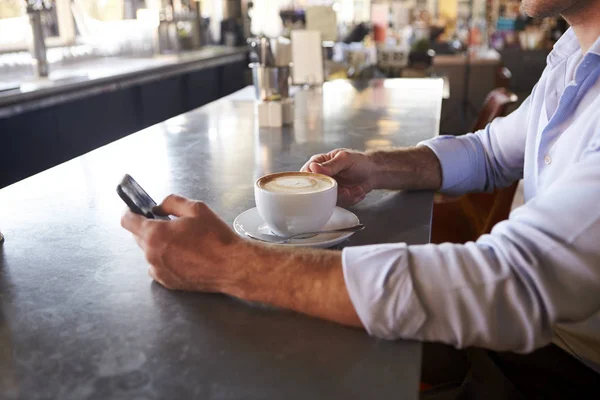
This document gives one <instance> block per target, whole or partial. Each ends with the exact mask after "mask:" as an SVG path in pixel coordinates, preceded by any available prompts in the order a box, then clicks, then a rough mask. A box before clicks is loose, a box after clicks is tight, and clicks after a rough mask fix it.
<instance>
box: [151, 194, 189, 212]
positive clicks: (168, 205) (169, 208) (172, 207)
mask: <svg viewBox="0 0 600 400" xmlns="http://www.w3.org/2000/svg"><path fill="white" fill-rule="evenodd" d="M195 204H196V202H195V201H194V200H190V199H188V198H187V197H183V196H179V195H176V194H170V195H168V196H167V197H166V198H165V199H164V200H163V202H162V203H161V204H160V205H159V206H157V207H154V210H152V211H153V212H155V213H156V214H157V215H174V216H176V217H193V216H195V215H196V205H195Z"/></svg>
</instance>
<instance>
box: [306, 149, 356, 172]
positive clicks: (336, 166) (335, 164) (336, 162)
mask: <svg viewBox="0 0 600 400" xmlns="http://www.w3.org/2000/svg"><path fill="white" fill-rule="evenodd" d="M352 163H353V161H352V157H351V155H350V154H349V153H347V152H345V151H340V152H339V153H337V154H336V155H335V156H334V157H333V158H332V159H330V160H327V161H324V162H320V163H318V162H313V163H312V164H311V165H310V169H311V171H313V172H316V173H319V174H323V175H328V176H335V175H337V174H339V173H340V172H342V171H343V170H345V169H348V168H350V167H351V166H352Z"/></svg>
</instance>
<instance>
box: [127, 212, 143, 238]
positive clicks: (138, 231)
mask: <svg viewBox="0 0 600 400" xmlns="http://www.w3.org/2000/svg"><path fill="white" fill-rule="evenodd" d="M147 222H148V219H147V218H146V217H142V216H141V215H139V214H136V213H134V212H133V211H131V210H127V211H125V213H124V214H123V216H122V217H121V226H122V227H123V228H125V229H127V230H128V231H129V232H131V233H133V234H134V235H136V236H143V234H142V233H143V231H144V226H145V224H146V223H147Z"/></svg>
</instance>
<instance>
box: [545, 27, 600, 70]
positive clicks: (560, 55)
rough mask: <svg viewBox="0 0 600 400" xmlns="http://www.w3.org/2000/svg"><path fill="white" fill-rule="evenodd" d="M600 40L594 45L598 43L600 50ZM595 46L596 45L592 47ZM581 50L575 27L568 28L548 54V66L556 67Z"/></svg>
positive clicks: (597, 49)
mask: <svg viewBox="0 0 600 400" xmlns="http://www.w3.org/2000/svg"><path fill="white" fill-rule="evenodd" d="M599 43H600V42H598V41H596V43H594V46H597V45H598V48H596V51H599V50H600V44H599ZM592 48H594V47H592ZM578 50H581V47H579V41H578V40H577V36H575V32H574V31H573V28H569V29H567V31H566V32H565V33H563V35H562V36H561V37H560V39H558V41H557V42H556V43H555V44H554V48H553V49H552V51H551V52H550V54H548V58H547V60H546V61H547V62H548V66H549V67H550V68H551V69H552V68H554V67H556V66H557V65H558V64H560V63H561V62H563V61H564V60H566V59H567V58H569V56H571V55H572V54H574V53H575V52H576V51H578Z"/></svg>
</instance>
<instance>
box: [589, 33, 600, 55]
mask: <svg viewBox="0 0 600 400" xmlns="http://www.w3.org/2000/svg"><path fill="white" fill-rule="evenodd" d="M588 53H592V54H595V55H597V56H600V36H599V37H598V39H596V41H595V42H594V44H593V45H592V47H590V49H589V50H588Z"/></svg>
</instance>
